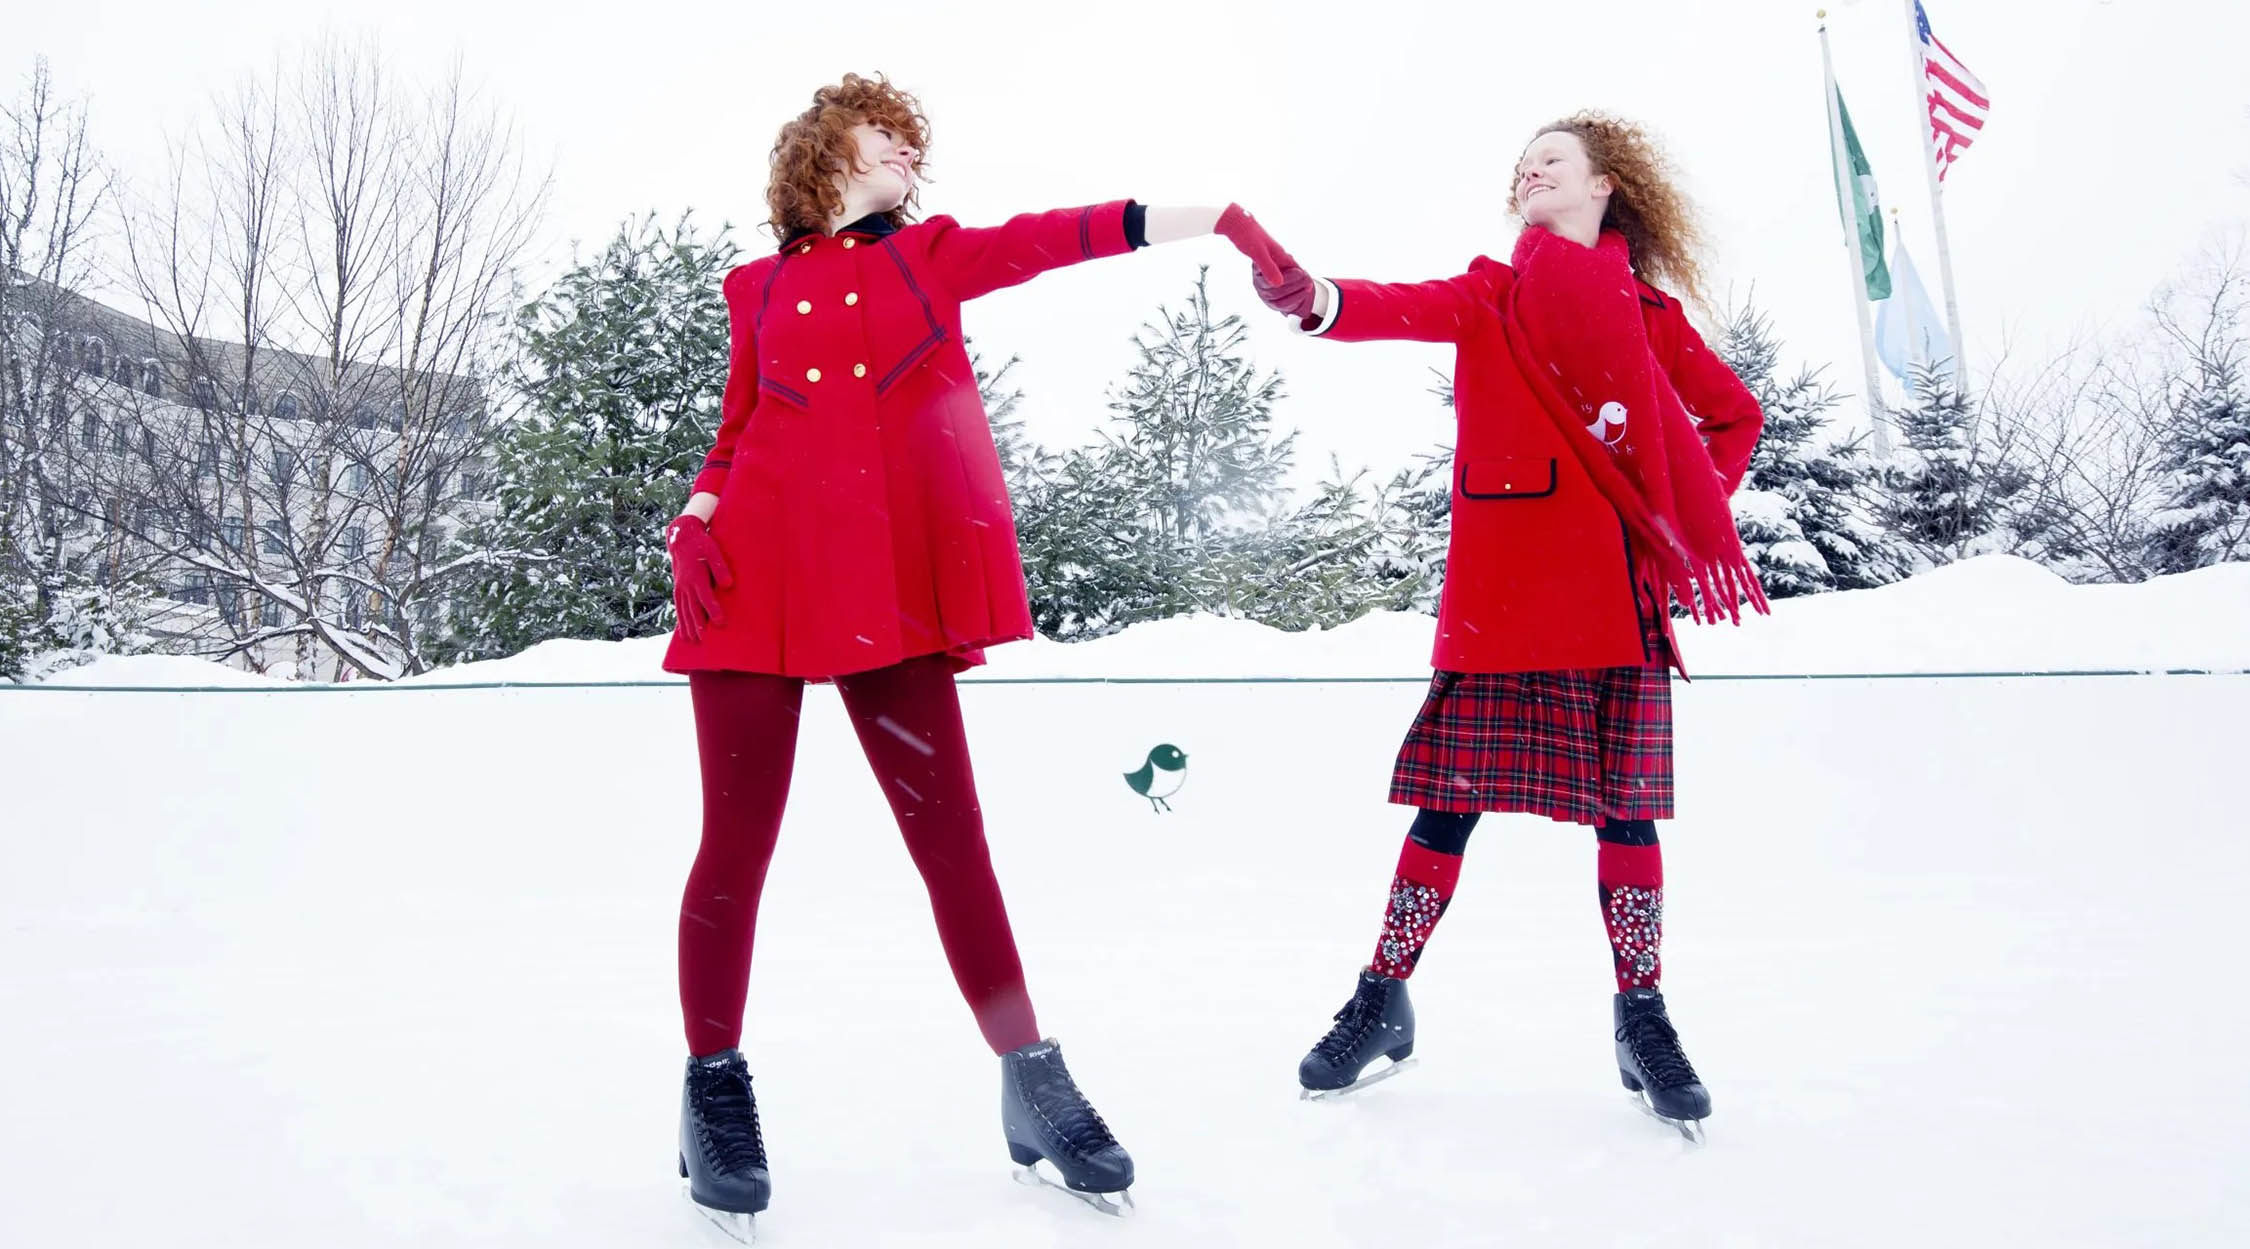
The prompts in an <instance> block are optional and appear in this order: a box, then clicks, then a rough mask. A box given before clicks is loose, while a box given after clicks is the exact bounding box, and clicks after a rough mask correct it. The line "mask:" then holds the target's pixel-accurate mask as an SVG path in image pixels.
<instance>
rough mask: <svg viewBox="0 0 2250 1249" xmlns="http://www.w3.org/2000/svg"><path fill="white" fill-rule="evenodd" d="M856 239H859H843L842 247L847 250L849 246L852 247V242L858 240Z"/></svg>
mask: <svg viewBox="0 0 2250 1249" xmlns="http://www.w3.org/2000/svg"><path fill="white" fill-rule="evenodd" d="M858 241H859V240H857V239H845V240H844V248H845V250H847V251H849V250H850V249H851V247H852V244H854V243H856V242H858Z"/></svg>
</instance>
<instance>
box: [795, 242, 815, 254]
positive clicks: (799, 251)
mask: <svg viewBox="0 0 2250 1249" xmlns="http://www.w3.org/2000/svg"><path fill="white" fill-rule="evenodd" d="M811 250H812V244H810V243H807V244H805V245H804V246H802V247H799V248H798V249H797V254H798V255H800V256H802V255H804V254H805V253H806V252H809V251H811Z"/></svg>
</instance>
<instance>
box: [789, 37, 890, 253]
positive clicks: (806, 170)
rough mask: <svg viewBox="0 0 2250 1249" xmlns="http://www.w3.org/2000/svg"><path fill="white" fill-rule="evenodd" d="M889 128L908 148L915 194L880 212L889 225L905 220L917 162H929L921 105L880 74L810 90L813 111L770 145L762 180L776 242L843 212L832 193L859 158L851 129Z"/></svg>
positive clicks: (848, 77) (820, 225)
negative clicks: (866, 125) (769, 168)
mask: <svg viewBox="0 0 2250 1249" xmlns="http://www.w3.org/2000/svg"><path fill="white" fill-rule="evenodd" d="M863 121H865V122H874V123H876V124H878V125H885V126H889V127H890V128H891V129H892V131H893V132H895V133H896V134H897V135H898V137H899V139H900V140H901V141H902V142H905V143H909V144H912V145H913V147H914V152H915V156H914V172H915V175H916V177H915V183H916V189H915V190H913V191H909V192H908V193H907V196H906V202H905V203H902V204H900V205H899V206H898V207H896V208H894V209H891V210H890V211H889V212H886V213H884V214H882V215H883V216H884V217H887V218H889V220H890V223H891V224H892V225H894V226H902V225H905V224H906V223H907V222H908V221H909V220H911V219H912V216H911V214H912V210H913V209H914V208H915V207H917V204H916V200H917V197H918V195H919V193H920V182H921V176H920V175H921V172H922V162H923V161H924V160H926V159H927V158H928V156H929V150H930V119H929V118H927V117H925V116H923V115H922V105H921V102H920V101H918V100H916V99H915V98H914V97H913V96H911V95H909V94H907V93H906V92H904V91H901V90H899V89H898V88H897V87H894V86H892V85H891V84H890V80H889V79H888V78H885V77H884V76H882V75H881V74H877V75H876V76H875V77H874V78H862V77H860V76H859V75H858V74H846V75H844V80H843V81H842V82H839V83H831V84H830V85H828V86H825V87H822V88H821V89H820V90H818V91H815V92H813V98H812V105H811V107H809V108H807V109H806V110H805V111H804V112H802V113H799V114H797V115H796V116H795V117H792V118H790V119H789V121H788V122H786V123H784V124H783V125H782V127H781V134H780V135H779V136H778V137H777V138H775V139H774V141H773V155H772V157H771V159H770V163H771V165H772V169H773V172H772V175H771V176H770V177H769V178H768V180H767V182H766V208H767V210H768V211H769V212H770V213H771V214H772V215H771V218H770V220H769V222H768V224H770V225H771V226H772V227H773V232H774V234H775V236H776V237H780V238H787V237H788V236H789V232H790V231H792V230H800V229H802V230H820V229H825V228H826V227H827V225H828V221H829V218H831V217H833V216H835V215H836V213H837V212H839V211H841V210H842V208H843V206H844V195H843V192H842V191H840V190H838V189H837V187H836V183H837V180H838V179H839V178H841V177H843V176H844V175H845V173H846V172H847V171H848V170H849V169H850V168H851V166H852V164H853V163H854V162H855V161H856V160H857V159H858V155H859V148H858V145H857V144H856V143H854V142H853V140H852V133H851V131H852V127H853V126H856V125H858V124H859V123H861V122H863Z"/></svg>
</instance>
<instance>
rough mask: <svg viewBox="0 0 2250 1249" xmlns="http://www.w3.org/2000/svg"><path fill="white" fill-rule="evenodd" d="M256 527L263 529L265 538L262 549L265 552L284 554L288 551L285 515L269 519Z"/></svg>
mask: <svg viewBox="0 0 2250 1249" xmlns="http://www.w3.org/2000/svg"><path fill="white" fill-rule="evenodd" d="M258 528H260V529H262V530H264V531H265V535H266V540H265V544H264V547H263V548H262V549H263V550H264V551H265V553H266V554H268V555H286V554H288V553H289V520H288V518H287V517H282V518H279V519H275V520H269V521H267V522H266V523H265V524H263V525H260V526H258Z"/></svg>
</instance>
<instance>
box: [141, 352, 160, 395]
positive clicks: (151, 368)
mask: <svg viewBox="0 0 2250 1249" xmlns="http://www.w3.org/2000/svg"><path fill="white" fill-rule="evenodd" d="M141 389H142V391H144V392H146V393H148V394H151V395H156V396H159V397H161V396H162V395H163V394H164V366H163V365H161V364H158V363H157V362H156V361H154V360H143V361H141Z"/></svg>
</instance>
